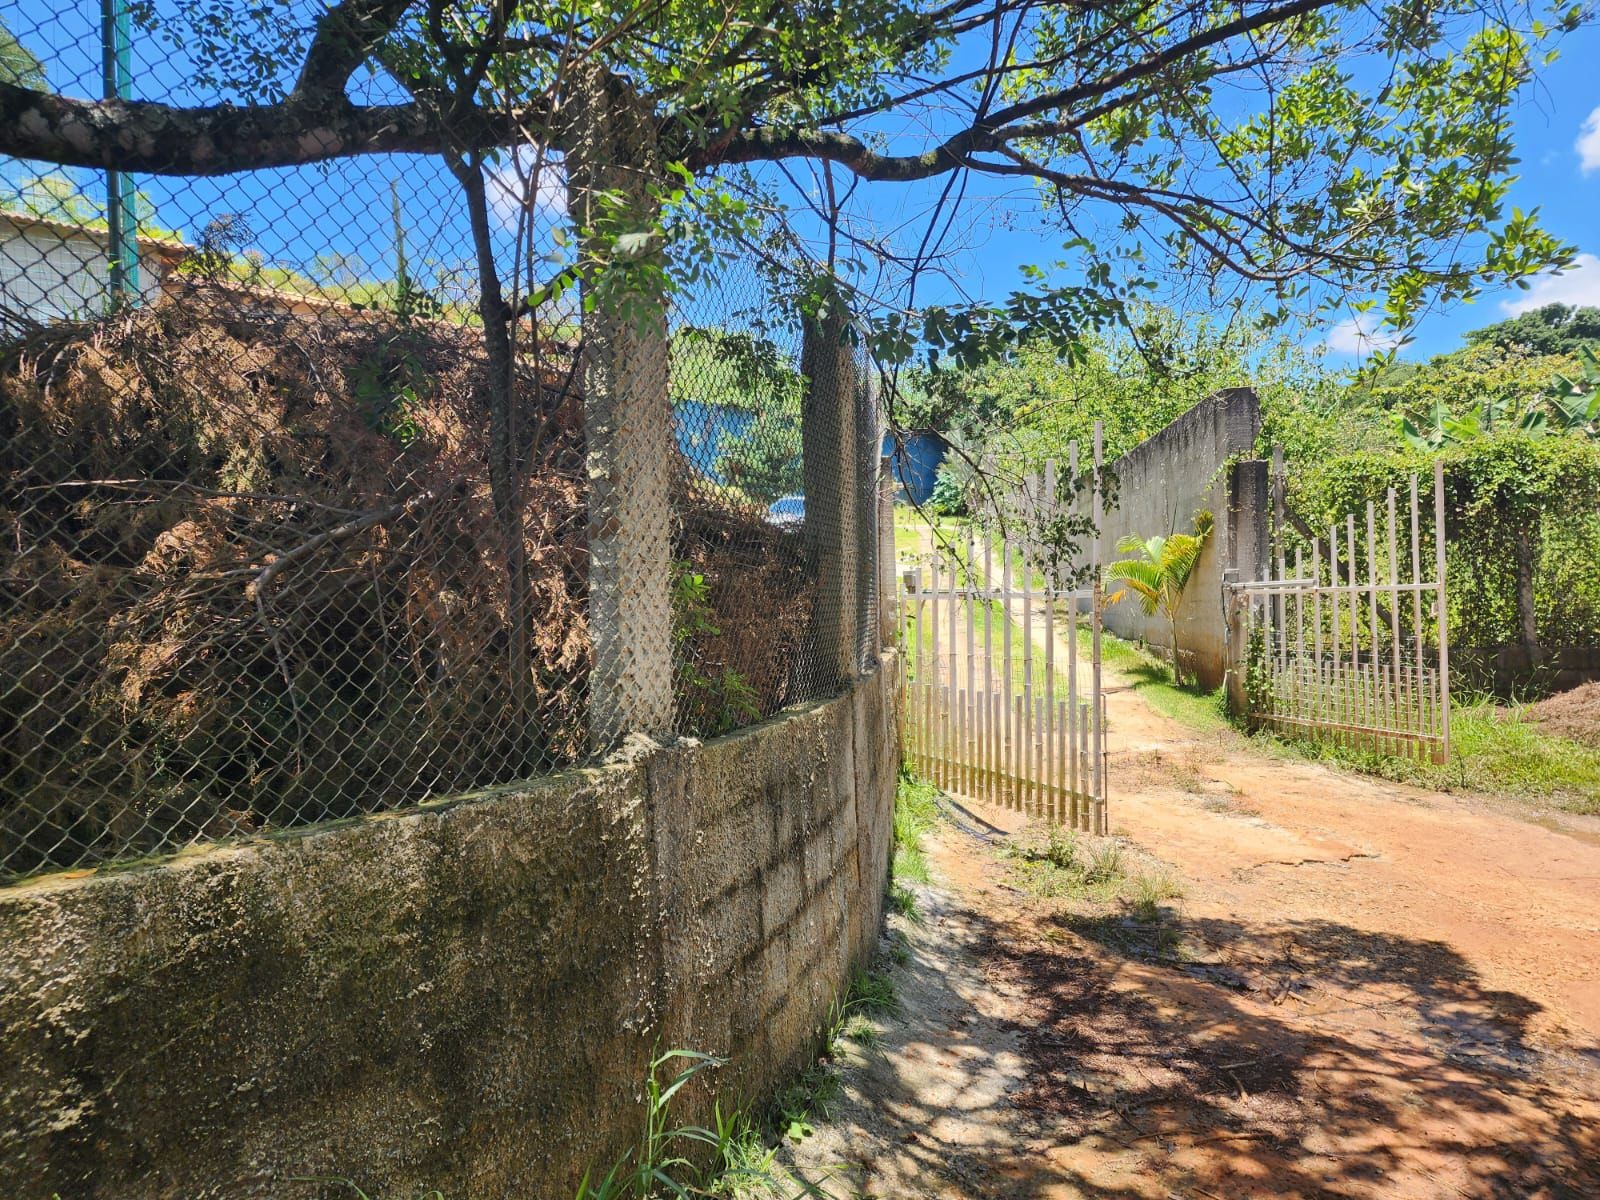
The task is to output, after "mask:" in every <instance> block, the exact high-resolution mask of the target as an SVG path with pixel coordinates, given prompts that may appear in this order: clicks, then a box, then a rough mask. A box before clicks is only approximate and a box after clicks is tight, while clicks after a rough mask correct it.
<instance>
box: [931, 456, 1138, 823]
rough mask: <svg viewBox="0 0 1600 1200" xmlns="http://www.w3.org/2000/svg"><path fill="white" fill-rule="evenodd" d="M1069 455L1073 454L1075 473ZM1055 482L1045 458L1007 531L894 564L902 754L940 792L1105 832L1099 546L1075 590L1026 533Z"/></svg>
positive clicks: (1044, 511)
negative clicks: (902, 652)
mask: <svg viewBox="0 0 1600 1200" xmlns="http://www.w3.org/2000/svg"><path fill="white" fill-rule="evenodd" d="M1096 433H1097V436H1096V457H1095V463H1096V468H1097V469H1096V471H1095V473H1094V483H1093V484H1092V486H1091V489H1090V490H1091V492H1092V505H1093V521H1094V524H1095V526H1096V527H1098V525H1099V523H1100V503H1101V498H1100V489H1099V486H1098V484H1099V471H1098V467H1099V458H1100V456H1099V437H1098V430H1097V431H1096ZM1076 457H1077V455H1076V447H1074V448H1073V464H1072V469H1073V471H1074V472H1075V471H1076ZM1054 476H1055V468H1054V465H1053V464H1046V466H1045V469H1044V470H1043V471H1042V472H1040V473H1038V474H1037V475H1034V476H1032V477H1030V479H1029V480H1026V481H1024V484H1023V486H1022V488H1021V489H1020V491H1019V493H1018V498H1019V501H1020V505H1021V508H1022V509H1023V510H1025V514H1024V515H1025V516H1026V517H1028V518H1031V521H1030V520H1021V521H1016V522H1013V523H1012V528H1011V529H1010V530H1009V535H1008V533H1007V532H999V531H993V530H991V531H990V532H986V533H978V532H977V531H975V530H974V529H973V528H972V527H970V526H969V527H968V529H967V530H966V532H965V533H964V534H963V535H962V538H961V540H960V541H959V542H956V543H952V542H950V541H949V540H948V539H945V540H938V536H937V535H935V536H936V543H937V544H936V546H935V548H934V550H933V551H932V552H931V553H929V554H927V555H924V556H923V558H924V562H923V564H922V565H917V566H910V567H907V568H905V569H904V571H903V574H902V578H901V592H900V611H901V616H902V622H903V636H904V639H905V646H906V659H907V685H906V697H905V699H906V746H905V750H906V755H907V758H908V760H909V761H910V763H911V764H912V765H913V767H914V768H915V770H916V771H917V772H918V773H919V774H921V775H922V776H923V777H924V778H926V779H929V780H931V781H932V782H934V783H936V784H938V785H939V786H940V787H943V788H945V789H947V790H948V791H951V792H955V793H958V794H960V795H964V796H968V797H971V798H973V799H976V800H980V801H984V802H987V803H991V804H996V805H1001V806H1004V807H1007V808H1012V809H1015V810H1017V811H1021V812H1026V813H1029V814H1031V815H1033V816H1036V817H1039V818H1041V819H1044V820H1047V821H1051V822H1054V823H1058V824H1061V825H1066V826H1069V827H1071V828H1074V829H1078V830H1082V831H1084V832H1087V833H1094V834H1105V833H1106V832H1107V828H1108V826H1107V814H1106V766H1105V697H1104V693H1103V690H1102V687H1101V670H1100V648H1101V626H1100V607H1101V606H1100V585H1099V582H1098V580H1099V576H1100V569H1099V568H1100V564H1099V554H1098V546H1097V545H1094V548H1093V549H1092V550H1091V554H1092V556H1093V561H1092V562H1091V564H1090V570H1089V577H1090V579H1091V580H1092V581H1093V582H1091V583H1090V584H1089V585H1088V586H1085V587H1079V588H1076V589H1072V588H1068V587H1065V586H1062V584H1061V581H1060V580H1059V579H1058V578H1057V572H1056V571H1055V570H1053V569H1051V568H1049V567H1048V566H1047V567H1044V568H1041V567H1039V566H1038V565H1037V564H1038V563H1039V562H1040V561H1043V560H1045V559H1047V558H1048V557H1049V556H1048V555H1045V554H1043V553H1035V550H1036V549H1037V545H1036V542H1035V540H1034V539H1033V538H1032V537H1030V535H1029V533H1028V532H1027V531H1028V529H1029V528H1030V527H1031V528H1038V527H1039V523H1038V518H1040V517H1045V518H1048V516H1049V515H1050V513H1049V511H1048V509H1049V508H1050V506H1052V505H1054V504H1056V503H1057V497H1056V490H1055V487H1054ZM1091 544H1093V541H1092V540H1091ZM1080 633H1081V634H1082V635H1083V637H1084V640H1085V641H1086V643H1087V644H1086V645H1083V646H1082V647H1080V644H1079V641H1080ZM1058 641H1059V642H1060V643H1061V644H1060V645H1059V646H1058Z"/></svg>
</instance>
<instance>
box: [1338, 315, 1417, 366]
mask: <svg viewBox="0 0 1600 1200" xmlns="http://www.w3.org/2000/svg"><path fill="white" fill-rule="evenodd" d="M1380 325H1381V320H1380V318H1379V317H1378V316H1377V315H1376V314H1373V313H1360V314H1358V315H1356V316H1353V317H1351V318H1350V319H1349V320H1347V321H1340V322H1339V323H1338V324H1337V325H1335V326H1334V327H1333V328H1332V329H1330V330H1328V336H1327V338H1326V339H1324V341H1323V345H1325V346H1327V347H1328V349H1329V350H1332V351H1333V352H1334V353H1335V354H1359V355H1362V356H1363V357H1364V356H1366V355H1368V354H1371V353H1373V352H1374V351H1376V350H1393V349H1394V348H1395V347H1396V346H1398V345H1399V344H1400V342H1401V341H1402V337H1401V335H1400V334H1398V333H1396V332H1395V331H1394V330H1392V329H1383V328H1380Z"/></svg>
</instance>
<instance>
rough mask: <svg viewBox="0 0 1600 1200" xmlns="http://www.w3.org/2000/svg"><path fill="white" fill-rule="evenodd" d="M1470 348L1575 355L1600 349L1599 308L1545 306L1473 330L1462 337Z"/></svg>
mask: <svg viewBox="0 0 1600 1200" xmlns="http://www.w3.org/2000/svg"><path fill="white" fill-rule="evenodd" d="M1465 337H1466V341H1467V345H1469V346H1493V347H1495V348H1496V349H1499V350H1511V349H1515V348H1517V347H1521V348H1522V349H1524V350H1526V351H1527V352H1529V353H1532V354H1575V353H1577V351H1578V350H1580V349H1582V348H1584V347H1586V346H1587V347H1588V348H1589V349H1591V350H1592V349H1595V348H1596V347H1600V308H1588V307H1581V308H1580V307H1573V306H1571V305H1566V304H1545V305H1542V306H1541V307H1539V308H1535V309H1533V310H1532V311H1530V312H1525V313H1522V314H1520V315H1519V316H1515V317H1512V318H1511V319H1510V320H1509V321H1499V322H1497V323H1495V324H1493V325H1486V326H1484V327H1483V328H1482V329H1474V330H1472V331H1471V332H1469V333H1467V334H1466V335H1465Z"/></svg>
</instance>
